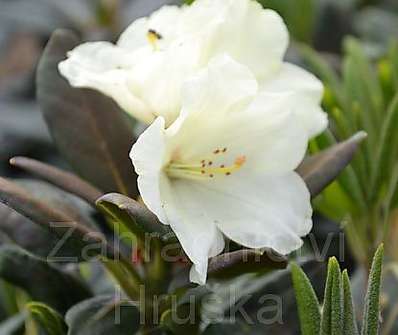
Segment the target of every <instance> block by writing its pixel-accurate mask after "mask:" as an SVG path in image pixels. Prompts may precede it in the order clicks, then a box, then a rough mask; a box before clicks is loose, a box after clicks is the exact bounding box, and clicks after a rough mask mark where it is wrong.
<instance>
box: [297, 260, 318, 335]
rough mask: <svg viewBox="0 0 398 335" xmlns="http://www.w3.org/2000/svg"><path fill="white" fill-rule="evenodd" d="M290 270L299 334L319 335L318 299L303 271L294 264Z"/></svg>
mask: <svg viewBox="0 0 398 335" xmlns="http://www.w3.org/2000/svg"><path fill="white" fill-rule="evenodd" d="M291 268H292V280H293V286H294V291H295V294H296V300H297V308H298V312H299V317H300V327H301V333H302V335H319V330H320V325H321V312H320V306H319V302H318V298H317V296H316V294H315V291H314V289H313V288H312V285H311V282H310V281H309V279H308V277H307V275H306V274H305V273H304V271H303V270H302V269H301V268H300V267H299V266H298V265H297V264H295V263H292V264H291Z"/></svg>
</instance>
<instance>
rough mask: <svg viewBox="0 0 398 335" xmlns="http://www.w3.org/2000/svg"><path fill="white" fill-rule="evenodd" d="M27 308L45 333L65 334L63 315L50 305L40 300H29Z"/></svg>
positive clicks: (49, 334)
mask: <svg viewBox="0 0 398 335" xmlns="http://www.w3.org/2000/svg"><path fill="white" fill-rule="evenodd" d="M27 308H28V310H29V312H30V314H31V315H32V317H33V319H34V320H35V321H36V322H37V323H38V324H39V326H40V328H41V329H43V330H44V331H45V332H46V334H47V335H66V333H67V326H66V324H65V322H64V319H63V317H62V316H61V315H60V314H59V313H58V312H57V311H55V310H53V309H52V308H51V307H49V306H47V305H46V304H43V303H40V302H31V303H29V304H28V305H27Z"/></svg>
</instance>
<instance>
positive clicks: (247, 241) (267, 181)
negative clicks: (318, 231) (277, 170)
mask: <svg viewBox="0 0 398 335" xmlns="http://www.w3.org/2000/svg"><path fill="white" fill-rule="evenodd" d="M189 184H190V185H189V186H188V185H187V186H185V188H186V189H190V193H189V194H188V193H187V194H186V198H184V199H181V201H182V202H185V201H189V202H192V203H197V204H200V206H198V207H200V208H201V210H202V211H203V214H201V216H202V218H205V219H206V220H207V221H209V222H214V223H215V224H216V225H217V226H218V227H219V229H220V230H221V231H222V232H223V233H224V234H225V235H226V236H228V237H229V238H230V239H231V240H233V241H235V242H237V243H240V244H241V245H243V246H245V247H249V248H272V249H274V250H275V251H277V252H279V253H282V254H288V253H290V252H291V251H293V250H296V249H298V248H299V247H300V246H301V245H302V240H301V238H300V237H301V236H304V235H306V234H308V233H309V231H310V230H311V227H312V221H311V214H312V209H311V204H310V194H309V192H308V190H307V188H306V186H305V184H304V182H303V181H302V180H301V178H300V177H299V176H298V175H297V174H296V173H294V172H291V173H288V174H286V175H284V176H277V177H269V176H261V175H253V174H252V173H246V174H243V173H242V174H236V175H232V176H230V177H226V178H219V179H214V180H212V181H209V182H206V183H205V182H189ZM187 198H189V200H186V199H187ZM199 213H200V212H199ZM202 221H203V220H202Z"/></svg>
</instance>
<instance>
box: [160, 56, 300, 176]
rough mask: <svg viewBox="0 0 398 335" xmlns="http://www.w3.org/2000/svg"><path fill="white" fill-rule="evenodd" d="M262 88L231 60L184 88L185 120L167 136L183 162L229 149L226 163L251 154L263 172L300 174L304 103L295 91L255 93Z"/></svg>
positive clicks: (221, 61) (224, 60) (216, 63)
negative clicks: (300, 109) (299, 116)
mask: <svg viewBox="0 0 398 335" xmlns="http://www.w3.org/2000/svg"><path fill="white" fill-rule="evenodd" d="M256 90H257V84H256V81H255V80H254V77H253V76H252V75H251V73H250V71H247V68H245V67H244V66H242V65H239V64H237V63H236V62H234V61H232V60H231V59H230V58H228V57H226V56H225V57H220V58H218V59H217V60H215V61H214V62H212V63H211V64H210V65H209V68H208V69H207V70H204V71H202V72H201V73H200V75H198V76H197V77H196V78H195V79H193V80H191V81H189V82H188V83H187V84H186V85H185V86H184V89H183V112H182V116H181V117H180V119H181V118H184V119H183V120H182V121H181V120H179V122H176V124H175V125H173V126H172V127H171V128H170V129H169V130H168V132H167V133H168V136H169V137H171V140H170V141H171V142H170V143H171V144H170V146H171V150H175V151H178V154H179V159H181V160H183V161H191V162H192V161H193V162H194V161H197V162H200V161H201V160H202V159H206V160H207V159H208V158H209V156H211V155H212V153H213V152H214V151H215V150H216V149H222V148H227V150H228V151H227V154H225V155H223V156H222V158H223V159H224V160H226V161H224V162H220V164H224V165H229V164H233V162H234V160H235V159H236V158H237V157H240V156H245V157H246V159H247V164H248V165H250V166H251V167H252V168H253V169H254V168H255V169H257V170H260V171H262V172H263V173H269V174H284V173H286V172H288V171H292V170H294V169H295V168H296V167H297V166H298V164H299V163H300V162H301V161H302V159H303V158H304V155H305V152H306V148H307V143H308V135H307V132H306V129H305V127H304V126H303V125H302V124H300V119H299V118H298V116H297V113H296V111H297V109H298V108H300V106H299V103H300V100H299V99H297V98H296V95H295V94H290V93H284V94H281V93H279V94H278V93H261V94H258V95H255V93H256ZM177 125H178V126H177ZM176 128H178V129H176ZM228 157H229V158H228ZM213 158H214V159H216V158H215V157H213Z"/></svg>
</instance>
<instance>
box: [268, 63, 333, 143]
mask: <svg viewBox="0 0 398 335" xmlns="http://www.w3.org/2000/svg"><path fill="white" fill-rule="evenodd" d="M261 90H262V91H265V92H273V93H283V92H291V93H292V94H296V99H297V108H296V111H297V113H298V114H299V117H300V122H301V123H302V124H303V125H304V126H305V127H306V129H307V131H308V136H309V137H310V138H311V137H314V136H316V135H318V134H320V133H321V132H323V131H324V130H325V129H326V128H327V125H328V117H327V114H326V113H325V112H324V111H323V110H322V108H321V100H322V96H323V84H322V82H321V81H320V80H319V79H318V78H316V77H315V76H314V75H312V74H311V73H309V72H307V71H305V70H303V69H301V68H300V67H298V66H296V65H293V64H289V63H284V64H283V66H282V68H281V70H280V71H279V72H278V74H277V75H276V76H275V77H272V78H270V79H269V80H268V81H265V82H264V83H263V84H262V85H261Z"/></svg>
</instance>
